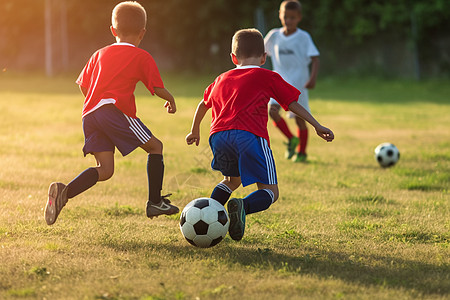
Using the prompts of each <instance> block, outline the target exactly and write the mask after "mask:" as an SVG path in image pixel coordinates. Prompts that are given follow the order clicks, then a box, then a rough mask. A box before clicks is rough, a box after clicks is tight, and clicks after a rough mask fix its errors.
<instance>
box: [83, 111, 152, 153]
mask: <svg viewBox="0 0 450 300" xmlns="http://www.w3.org/2000/svg"><path fill="white" fill-rule="evenodd" d="M83 132H84V147H83V152H84V156H86V155H87V154H88V153H93V152H104V151H113V152H114V150H115V148H116V147H117V149H118V150H119V151H120V153H122V155H123V156H125V155H127V154H129V153H130V152H132V151H133V150H134V149H136V148H137V147H139V146H141V145H142V144H145V143H146V142H148V141H149V140H150V138H151V137H152V133H151V131H150V130H149V129H148V128H147V127H146V126H145V125H144V123H142V122H141V120H139V119H138V118H131V117H128V116H127V115H125V114H124V113H123V112H122V111H121V110H119V109H118V108H117V107H116V106H115V105H114V104H106V105H103V106H101V107H99V108H98V109H96V110H94V111H93V112H91V113H89V114H88V115H86V116H85V117H84V118H83Z"/></svg>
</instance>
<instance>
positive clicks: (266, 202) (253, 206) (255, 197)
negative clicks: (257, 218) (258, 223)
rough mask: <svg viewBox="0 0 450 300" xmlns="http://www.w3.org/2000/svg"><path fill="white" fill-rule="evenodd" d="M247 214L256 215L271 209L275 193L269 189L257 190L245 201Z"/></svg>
mask: <svg viewBox="0 0 450 300" xmlns="http://www.w3.org/2000/svg"><path fill="white" fill-rule="evenodd" d="M242 201H244V209H245V214H247V215H249V214H254V213H257V212H260V211H263V210H266V209H268V208H269V206H270V205H271V204H272V203H273V192H272V191H271V190H269V189H264V190H257V191H255V192H253V193H251V194H250V195H248V196H247V197H245V198H244V199H242Z"/></svg>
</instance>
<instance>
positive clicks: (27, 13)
mask: <svg viewBox="0 0 450 300" xmlns="http://www.w3.org/2000/svg"><path fill="white" fill-rule="evenodd" d="M62 1H63V2H64V3H65V7H66V10H67V16H66V22H67V24H66V27H67V35H68V41H69V47H68V51H69V57H70V58H71V59H70V67H73V68H74V67H75V66H74V65H73V64H78V63H79V61H82V60H85V59H86V58H87V56H89V54H90V53H91V52H92V51H93V50H95V49H96V48H99V47H101V46H103V45H105V44H106V43H110V42H112V38H111V37H110V34H109V31H108V30H109V29H108V27H109V25H110V14H111V10H112V8H113V7H114V6H115V5H116V4H117V3H118V2H119V1H112V0H95V1H91V0H1V1H0V15H1V16H2V17H1V18H0V63H1V64H2V65H8V66H9V65H18V66H20V67H21V68H27V64H26V63H25V62H26V61H29V64H28V65H32V66H33V63H35V66H34V67H35V68H38V67H39V65H40V64H41V65H42V60H39V59H34V60H36V61H35V62H34V60H33V59H32V58H33V57H37V56H36V55H39V54H40V55H42V51H44V50H43V49H44V47H43V46H44V45H43V44H44V43H45V42H44V34H45V33H44V26H45V24H44V11H45V4H46V2H47V4H48V3H53V4H52V5H55V7H58V3H61V2H62ZM139 2H140V3H141V4H142V5H143V6H144V7H145V8H146V10H147V13H148V34H147V36H146V38H145V39H144V41H143V44H142V47H143V48H145V49H147V50H149V51H150V52H151V53H152V54H153V53H154V56H156V58H157V57H158V56H159V57H160V58H161V61H162V64H163V65H164V66H166V67H167V68H177V69H183V70H199V71H218V70H223V69H224V68H227V67H230V66H231V63H230V62H229V56H228V54H229V51H230V40H231V36H232V35H233V33H234V32H235V31H236V30H238V29H240V28H247V27H255V26H257V27H258V29H260V30H261V31H262V32H263V33H265V32H267V31H268V30H269V29H271V28H274V27H279V26H280V23H279V20H278V8H279V4H280V2H281V1H269V0H211V1H204V0H188V1H183V0H164V1H163V0H141V1H139ZM302 5H303V20H302V21H301V23H300V27H301V28H303V29H305V30H306V31H308V32H310V33H311V35H312V37H313V39H314V41H315V43H316V44H317V46H318V48H319V50H320V51H321V58H322V61H323V62H324V63H323V64H322V65H323V69H324V70H325V71H324V72H326V73H330V74H333V73H334V74H339V73H340V72H344V70H343V68H348V67H350V68H353V69H354V70H355V72H362V71H364V68H366V69H367V70H368V72H372V71H373V72H379V73H383V72H384V73H386V74H388V73H389V67H392V64H390V61H394V62H395V61H396V59H395V56H398V59H399V61H398V63H399V64H401V59H402V57H401V56H403V59H404V60H405V59H407V61H406V62H403V63H404V65H405V66H406V69H407V68H408V67H410V68H412V69H411V70H413V71H414V72H415V74H416V75H418V76H422V75H423V74H430V75H442V74H444V75H445V74H447V75H448V74H450V61H449V60H450V59H449V57H448V53H449V52H450V51H449V50H450V40H449V37H448V36H449V35H448V25H449V21H450V1H448V0H396V1H392V0H375V1H369V0H314V1H312V0H308V1H302ZM59 13H60V11H59V10H58V9H54V10H53V11H52V16H53V18H55V22H54V23H53V24H54V28H53V30H54V31H55V33H54V35H53V36H54V37H56V41H55V43H56V44H57V46H58V44H59V43H58V40H57V37H59V36H60V34H59V33H60V30H61V28H60V26H59V23H58V20H59V15H58V14H59ZM255 24H256V25H255ZM30 43H32V44H31V45H30ZM41 46H42V47H41ZM57 46H55V47H56V48H57ZM28 52H30V53H28ZM402 52H405V53H406V54H404V55H402V54H401V53H402ZM397 53H398V54H397ZM57 54H58V51H55V55H57ZM371 56H373V57H371ZM392 56H394V57H392ZM2 65H0V67H1V66H2ZM408 72H410V71H408V70H407V73H408Z"/></svg>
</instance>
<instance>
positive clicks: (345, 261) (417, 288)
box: [110, 237, 450, 295]
mask: <svg viewBox="0 0 450 300" xmlns="http://www.w3.org/2000/svg"><path fill="white" fill-rule="evenodd" d="M122 242H124V241H122ZM132 244H133V245H131V244H130V241H128V242H124V244H122V247H123V248H122V247H114V248H115V249H116V250H125V251H130V250H132V249H134V250H135V251H141V250H142V249H147V251H148V250H149V249H153V250H155V251H158V252H159V251H166V252H168V253H169V255H170V256H171V257H172V259H176V258H188V259H189V260H191V259H193V258H194V259H196V260H203V259H205V260H210V259H214V260H218V261H221V262H225V263H226V264H231V265H233V264H238V265H242V266H245V267H246V268H254V269H255V270H261V269H263V270H273V271H275V272H278V273H280V274H286V275H294V276H295V275H315V276H318V277H319V278H323V279H329V278H336V279H340V280H343V281H347V282H353V283H357V284H360V285H365V286H378V287H380V288H403V289H407V290H410V292H411V293H419V294H425V295H432V294H435V295H448V293H450V282H449V280H448V276H449V275H448V274H449V272H450V269H449V266H448V265H446V264H444V265H442V266H436V265H431V264H427V263H421V262H417V261H412V260H408V259H403V258H398V257H393V256H389V255H386V256H377V255H368V256H367V255H366V256H364V255H361V256H359V258H358V259H357V260H356V259H352V258H349V255H348V254H343V253H339V252H334V251H326V250H322V251H317V249H313V248H308V247H305V248H304V252H305V253H310V254H306V255H301V256H290V255H286V254H281V253H279V252H277V251H276V250H273V249H272V248H263V249H261V248H257V249H254V248H249V247H248V246H252V245H251V244H253V243H252V242H250V244H249V242H246V241H242V242H239V243H235V242H233V241H231V240H230V239H229V238H228V237H227V238H226V239H225V241H224V242H222V243H221V244H220V245H218V246H216V247H215V248H210V249H199V248H194V247H192V246H189V245H186V246H178V245H176V243H168V244H155V243H154V242H151V241H146V242H139V241H134V242H132ZM258 244H261V245H262V243H258ZM110 246H111V245H110ZM116 246H117V245H116ZM118 248H119V249H118ZM120 248H122V249H120ZM138 249H139V250H138ZM365 261H372V262H373V261H375V263H372V264H374V265H371V266H369V265H367V264H365V263H364V262H365Z"/></svg>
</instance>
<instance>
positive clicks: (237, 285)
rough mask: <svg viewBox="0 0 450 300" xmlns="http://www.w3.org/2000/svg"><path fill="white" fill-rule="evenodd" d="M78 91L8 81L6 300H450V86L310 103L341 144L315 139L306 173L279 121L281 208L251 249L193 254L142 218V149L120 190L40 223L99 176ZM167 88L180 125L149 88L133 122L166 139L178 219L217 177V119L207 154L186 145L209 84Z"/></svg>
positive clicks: (340, 83) (250, 237) (14, 78)
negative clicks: (385, 164) (89, 172)
mask: <svg viewBox="0 0 450 300" xmlns="http://www.w3.org/2000/svg"><path fill="white" fill-rule="evenodd" d="M74 78H75V76H74V77H63V78H54V79H45V78H42V77H40V76H19V75H9V74H8V73H3V74H0V116H1V117H0V145H1V147H0V261H1V263H0V299H16V298H18V299H399V300H400V299H417V298H419V299H449V298H450V267H449V263H450V248H449V243H450V242H449V239H450V211H449V208H450V205H449V204H450V201H449V199H450V197H449V189H450V184H449V182H450V117H449V116H450V98H449V95H450V83H449V82H448V81H430V82H422V83H416V82H404V81H381V80H370V79H366V80H364V79H321V80H320V81H319V82H318V86H317V90H315V91H313V92H312V93H311V99H310V104H311V108H312V110H313V113H314V114H315V116H316V117H317V119H318V120H319V121H320V122H321V123H323V124H324V125H325V126H328V127H330V128H332V129H333V130H334V132H335V135H336V139H335V141H334V142H333V143H326V142H324V141H322V140H321V139H320V138H319V137H317V136H315V135H314V134H313V133H312V131H310V133H311V134H310V143H309V146H308V150H309V151H308V152H309V163H307V164H294V163H292V162H289V161H286V160H284V158H283V154H284V145H283V142H284V140H283V138H282V136H281V134H280V133H279V132H277V131H276V130H275V129H274V128H273V126H272V125H271V124H269V131H270V134H271V142H272V148H273V151H274V155H275V159H276V163H277V170H278V180H279V187H280V194H281V196H280V199H279V200H278V202H277V203H276V204H274V205H273V206H272V207H271V208H270V209H269V210H267V211H265V212H262V213H259V214H254V215H250V216H248V218H247V228H246V234H245V236H244V239H243V240H242V241H240V242H235V241H233V240H231V239H230V238H229V237H228V236H227V237H226V238H225V239H224V241H222V242H221V243H220V244H219V245H217V246H216V247H214V248H211V249H198V248H194V247H192V246H191V245H190V244H188V243H187V242H186V241H185V240H184V238H183V237H182V235H181V233H180V230H179V228H178V218H179V216H173V217H159V218H156V219H153V220H150V219H148V218H146V217H145V212H144V207H145V202H146V197H147V178H146V171H145V168H146V159H147V157H146V155H145V153H144V152H143V151H142V150H138V151H135V152H134V153H132V154H131V155H129V156H128V157H126V158H122V157H121V156H120V155H116V158H117V160H116V173H115V175H114V176H113V178H112V179H111V180H109V181H107V182H104V183H99V184H97V185H96V186H95V187H94V188H92V189H90V190H89V191H87V192H86V193H84V194H82V195H80V196H78V197H76V198H74V199H72V200H70V201H69V203H68V204H67V206H66V207H65V208H64V210H63V211H62V213H61V215H60V216H59V218H58V221H57V222H56V223H55V224H54V225H53V226H47V225H46V223H45V221H44V219H43V207H44V205H45V203H46V199H47V188H48V185H49V184H50V182H52V181H62V182H65V183H67V182H68V181H70V180H71V179H72V178H73V177H74V176H76V175H77V174H78V173H79V172H81V171H82V170H84V169H85V168H87V167H90V166H92V165H93V163H94V160H93V158H92V157H87V158H83V156H82V152H81V148H82V146H83V134H82V130H81V120H80V111H81V106H82V101H83V99H82V97H81V93H79V91H78V89H77V86H76V85H75V84H74V83H73V81H74ZM164 79H165V82H166V86H167V88H168V89H169V90H171V91H172V92H173V94H174V95H175V96H176V99H177V104H178V112H177V113H176V114H175V115H173V116H172V115H168V114H167V113H166V112H165V110H164V109H163V107H162V105H163V101H162V100H160V99H158V98H156V97H151V96H149V95H148V94H146V93H145V91H144V89H143V88H142V86H139V87H138V90H137V99H138V115H139V116H140V118H141V119H142V120H143V122H144V123H145V124H147V126H148V127H149V128H150V129H151V130H152V131H153V133H154V134H155V135H156V136H157V137H158V138H160V139H161V140H162V141H163V142H164V147H165V148H164V154H165V166H166V176H165V182H164V190H163V192H172V193H173V196H172V197H171V199H173V202H174V203H175V204H177V205H179V206H180V207H183V206H184V205H186V204H187V203H188V202H190V201H191V200H192V199H194V198H198V197H200V196H209V195H210V193H211V191H212V189H213V187H214V186H215V184H216V183H217V182H218V181H219V180H220V179H221V176H220V174H218V173H216V172H212V171H211V170H210V167H209V163H210V159H211V154H210V151H209V148H208V143H207V139H208V124H207V123H208V122H204V124H203V125H204V127H203V129H202V130H203V132H202V141H201V145H200V146H199V147H193V146H191V147H188V146H187V145H185V142H184V137H185V135H186V134H187V133H188V131H189V129H190V124H191V119H192V115H193V113H194V110H195V107H196V105H197V102H198V101H199V99H200V98H201V96H202V92H203V89H204V88H205V87H206V85H207V84H209V82H210V81H211V80H212V79H213V78H212V77H202V78H200V77H197V78H195V77H194V78H193V77H192V76H191V77H190V76H170V75H168V76H164ZM289 122H290V125H292V126H291V127H292V128H294V127H293V121H292V120H290V121H289ZM386 141H387V142H392V143H394V144H395V145H396V146H397V147H398V148H399V150H400V152H401V159H400V161H399V163H398V164H397V165H396V166H394V167H393V168H390V169H382V168H380V167H378V165H377V163H376V161H375V159H374V157H373V150H374V148H375V147H376V146H377V145H378V144H380V143H382V142H386ZM254 188H255V187H254V186H251V187H247V188H240V189H238V190H237V191H236V192H235V195H236V196H244V195H246V194H248V193H249V192H251V191H252V190H253V189H254Z"/></svg>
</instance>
